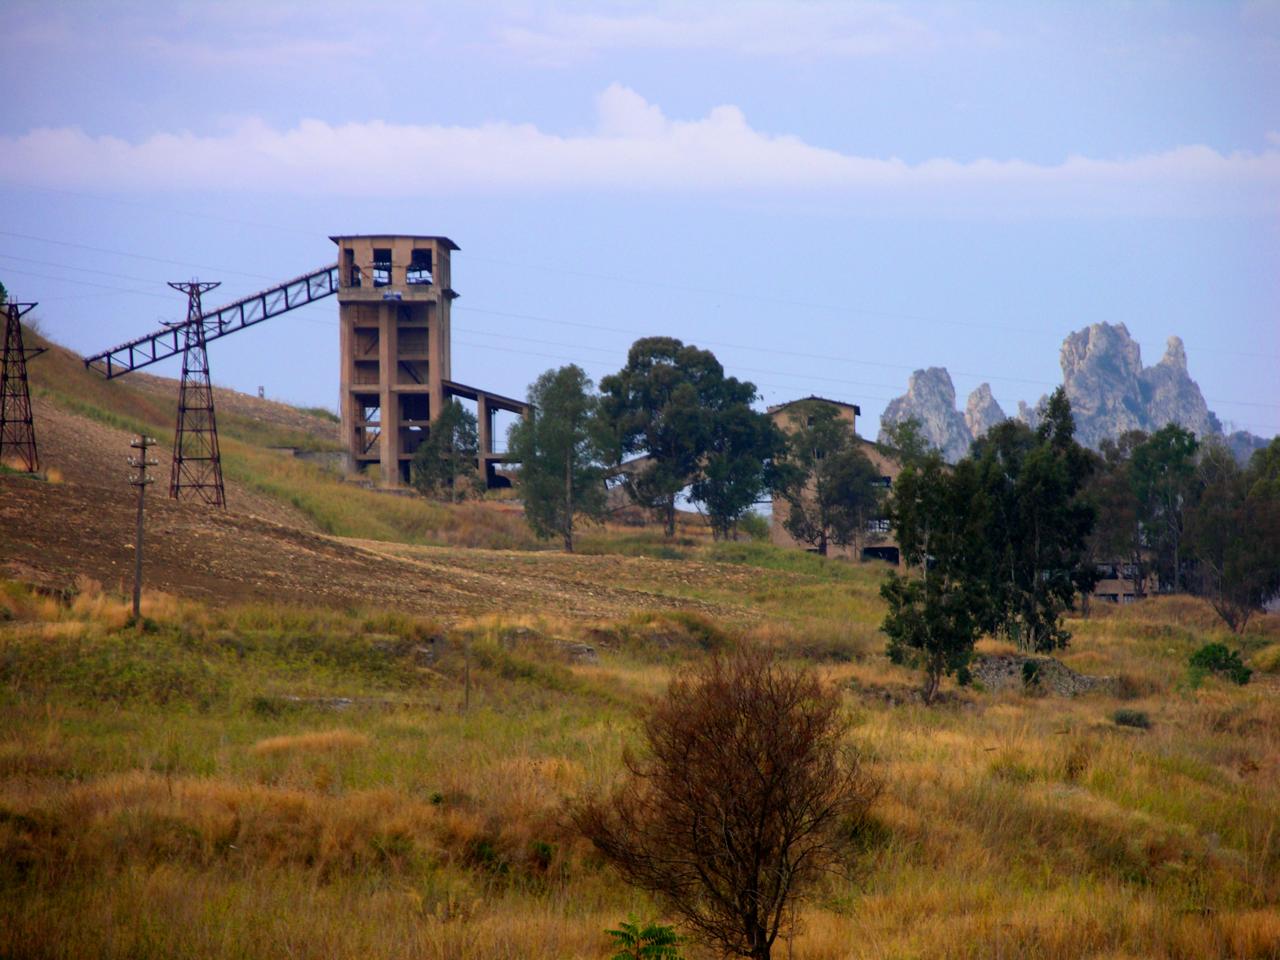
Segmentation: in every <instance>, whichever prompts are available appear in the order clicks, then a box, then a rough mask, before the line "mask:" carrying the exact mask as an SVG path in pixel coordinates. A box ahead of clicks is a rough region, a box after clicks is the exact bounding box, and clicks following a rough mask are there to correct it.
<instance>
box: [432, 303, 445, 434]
mask: <svg viewBox="0 0 1280 960" xmlns="http://www.w3.org/2000/svg"><path fill="white" fill-rule="evenodd" d="M441 312H442V304H441V303H440V301H438V300H437V301H436V302H434V303H432V304H430V306H428V308H427V385H428V386H429V387H430V388H431V419H432V420H435V418H436V417H438V416H440V412H441V411H442V410H443V409H444V385H443V384H442V383H441V381H442V380H444V379H447V376H448V375H447V374H446V373H445V369H444V368H445V367H446V366H447V364H446V363H445V351H446V350H447V349H448V348H447V346H446V345H445V343H444V340H443V337H442V333H441V323H440V315H441Z"/></svg>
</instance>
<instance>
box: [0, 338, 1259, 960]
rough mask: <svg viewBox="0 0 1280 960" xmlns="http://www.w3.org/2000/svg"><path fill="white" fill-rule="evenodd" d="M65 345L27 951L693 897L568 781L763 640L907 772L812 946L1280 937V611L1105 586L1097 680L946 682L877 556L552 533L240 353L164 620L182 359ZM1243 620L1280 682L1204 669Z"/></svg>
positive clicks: (603, 916)
mask: <svg viewBox="0 0 1280 960" xmlns="http://www.w3.org/2000/svg"><path fill="white" fill-rule="evenodd" d="M32 373H33V375H34V376H35V377H36V378H37V379H36V387H37V416H38V417H39V418H40V419H39V421H38V430H39V431H40V434H39V436H40V442H41V447H42V452H43V455H44V458H45V461H46V466H47V467H48V468H50V472H51V473H54V474H55V479H56V474H61V480H60V482H53V481H49V482H45V481H40V480H33V479H29V478H23V477H16V476H13V475H3V474H0V718H2V719H3V729H2V732H0V957H23V958H50V960H52V958H59V960H69V958H79V957H87V956H94V957H107V958H125V957H128V958H150V957H156V958H159V957H172V956H183V957H194V958H219V960H222V958H226V960H231V958H243V957H259V956H290V957H298V958H315V960H320V958H324V960H331V958H360V960H378V958H384V957H385V958H400V957H405V956H413V957H424V958H432V960H445V958H450V960H471V958H489V957H512V958H514V957H521V958H525V957H529V958H535V960H563V958H570V957H572V958H592V960H604V958H605V957H608V956H610V950H609V943H608V939H607V937H605V935H604V933H603V931H604V930H605V929H606V928H608V927H612V926H615V925H616V924H617V923H618V922H619V921H620V920H622V919H624V918H625V917H626V916H627V915H628V914H631V913H634V914H636V915H638V916H641V917H646V918H647V917H654V916H660V907H659V906H658V905H657V904H655V903H653V902H651V901H649V900H648V899H647V898H646V897H644V896H643V895H640V894H638V893H636V892H635V891H634V890H632V889H630V888H628V887H626V886H625V885H624V884H622V883H621V882H620V881H619V880H618V878H617V877H616V875H614V874H613V873H611V872H609V871H608V870H607V869H606V868H605V867H604V866H603V865H602V863H601V862H600V860H599V858H598V857H597V856H596V855H595V854H594V853H593V852H592V850H591V849H590V848H589V846H588V845H587V844H586V843H585V842H584V841H583V840H582V839H581V838H580V837H579V836H577V835H576V834H575V833H574V831H573V830H572V828H571V827H570V826H569V824H568V822H567V821H566V819H565V817H564V804H565V803H566V802H567V801H569V800H570V799H572V798H573V797H575V796H577V795H579V794H580V793H581V792H582V791H583V790H585V789H589V788H592V787H595V786H599V785H602V784H606V783H608V782H609V781H610V780H611V779H612V778H613V777H614V776H615V775H616V774H617V772H618V770H619V769H620V767H621V763H622V755H623V751H624V750H625V749H626V748H628V747H630V746H634V744H635V742H636V726H637V716H638V713H639V711H640V710H642V709H643V708H644V706H645V704H646V703H647V701H648V698H649V697H651V696H652V695H654V694H656V693H658V692H660V691H661V690H662V689H663V688H664V686H665V684H666V683H667V681H668V680H669V679H670V678H671V677H672V676H673V675H674V674H675V673H676V672H678V671H679V670H680V669H682V668H683V667H685V666H686V665H688V664H691V663H693V662H696V661H698V660H700V659H701V658H703V657H705V656H707V655H708V653H709V652H711V651H715V650H721V649H727V648H730V647H732V646H734V645H737V644H748V643H752V644H764V645H768V646H771V647H774V648H776V649H777V650H779V651H780V652H781V653H782V655H783V656H784V657H786V658H788V659H790V660H791V661H793V662H796V663H801V664H805V665H807V666H809V667H810V668H812V669H814V670H817V671H819V672H820V673H821V674H822V676H823V677H824V678H825V679H826V680H827V681H828V682H829V683H831V684H833V685H835V686H836V688H837V689H838V690H839V691H840V692H841V696H842V697H843V700H844V706H845V709H846V712H847V716H848V717H849V719H850V722H851V731H850V735H849V743H850V745H851V746H854V747H856V748H857V749H859V750H861V751H862V753H863V755H864V756H865V757H866V760H867V763H868V764H869V767H870V768H871V769H872V770H873V772H874V773H875V775H876V776H877V777H878V778H880V779H881V781H882V782H883V784H884V791H883V794H882V796H881V797H880V799H879V800H878V802H877V803H876V805H875V807H874V809H873V813H872V817H871V818H870V820H869V821H867V822H865V823H861V824H853V825H850V828H849V836H848V840H849V855H850V861H849V863H850V869H849V871H848V872H847V874H842V875H839V876H834V875H833V876H831V877H829V878H828V879H827V880H826V881H824V883H823V885H822V887H821V888H820V890H819V891H818V893H817V895H816V896H815V897H814V898H813V899H812V900H811V901H810V902H808V903H807V904H806V905H805V906H804V907H803V909H802V911H801V914H800V918H799V919H800V921H801V923H800V932H799V934H798V936H797V937H796V938H795V940H794V941H793V942H788V943H786V944H779V945H778V947H777V949H776V950H775V954H774V956H775V957H781V956H786V957H789V958H790V957H793V958H796V960H842V958H866V960H871V958H885V960H887V958H908V957H911V958H917V957H918V958H948V960H950V958H973V960H977V958H989V957H1009V958H1015V957H1016V958H1037V960H1077V958H1080V957H1096V958H1106V960H1120V958H1126V960H1137V958H1147V957H1157V958H1167V960H1191V958H1222V960H1227V958H1233V960H1234V958H1252V960H1264V958H1268V960H1275V958H1277V957H1280V919H1278V918H1280V834H1278V833H1277V831H1276V819H1275V811H1276V810H1277V809H1280V673H1276V672H1268V671H1276V670H1278V669H1280V616H1278V615H1274V614H1273V615H1269V616H1262V617H1258V618H1256V619H1255V621H1253V622H1252V623H1251V624H1250V627H1249V631H1248V632H1247V633H1246V634H1245V635H1244V636H1243V637H1240V638H1236V637H1234V636H1232V635H1230V634H1228V633H1226V632H1225V631H1224V630H1223V629H1222V628H1221V626H1220V625H1219V624H1218V622H1217V620H1216V619H1215V617H1214V615H1213V614H1212V612H1211V611H1210V610H1209V609H1208V608H1207V607H1206V606H1205V605H1204V604H1202V603H1200V602H1198V601H1193V600H1190V599H1186V598H1158V599H1154V600H1148V601H1146V602H1144V603H1142V604H1138V605H1133V606H1128V607H1110V606H1104V607H1098V606H1095V608H1094V610H1093V612H1092V614H1091V616H1089V617H1088V618H1080V617H1077V618H1073V619H1070V620H1069V621H1068V622H1067V626H1068V628H1069V629H1070V630H1071V632H1072V634H1073V639H1072V643H1071V646H1070V647H1069V649H1068V650H1066V651H1065V652H1064V653H1063V654H1062V656H1061V657H1060V659H1061V661H1062V663H1063V664H1065V666H1066V667H1069V668H1071V669H1072V670H1075V671H1077V672H1078V673H1080V674H1084V675H1087V676H1089V677H1105V678H1109V679H1108V680H1107V681H1106V682H1105V683H1099V684H1097V685H1096V688H1095V689H1094V690H1093V692H1087V693H1082V694H1080V695H1077V696H1061V695H1058V694H1057V693H1055V692H1054V690H1053V688H1052V687H1051V686H1046V687H1043V688H1036V687H1032V688H1027V687H1024V686H1023V685H1022V684H1021V683H1020V682H1015V683H1012V684H1010V685H1007V686H1001V685H999V683H998V673H999V670H997V669H984V670H979V671H975V672H976V673H977V674H978V676H979V677H980V678H985V682H979V683H977V684H975V685H973V686H970V687H966V688H961V687H957V686H955V685H953V684H950V683H948V684H947V685H946V688H945V690H944V695H943V697H942V699H941V702H940V703H938V704H937V705H935V706H932V707H925V706H923V705H922V704H921V703H920V701H919V697H918V695H917V693H916V690H917V687H918V676H917V675H916V674H915V673H914V672H912V671H910V670H908V669H906V668H904V667H899V666H895V665H893V664H891V663H889V662H888V660H887V659H886V657H885V656H884V637H883V635H882V634H881V633H880V632H879V629H878V627H879V623H880V621H881V619H882V617H883V615H884V609H883V605H882V602H881V600H880V598H879V594H878V587H879V583H880V578H881V576H882V575H883V568H881V567H880V566H878V565H872V564H867V565H852V564H848V563H845V562H842V561H839V560H826V559H822V558H818V557H816V556H813V555H809V554H805V553H801V552H798V551H786V550H782V549H780V548H775V547H772V546H768V545H765V544H756V543H720V544H713V543H710V542H708V541H707V540H705V539H704V538H701V537H698V536H695V535H693V534H692V532H688V535H685V536H682V537H681V538H679V539H678V540H677V541H676V542H675V543H673V544H662V543H661V542H660V540H659V539H658V538H656V537H654V536H651V535H650V533H649V532H647V531H645V530H639V531H635V530H623V529H620V528H618V529H614V528H607V529H603V530H599V531H596V532H594V533H593V534H592V535H591V536H590V537H589V538H588V540H587V543H586V544H585V546H586V548H587V551H589V552H583V553H581V554H579V555H577V556H564V555H562V554H559V553H558V552H555V551H552V550H545V549H535V548H537V547H538V546H539V545H538V544H537V543H536V542H535V541H533V540H532V539H530V538H529V536H528V534H527V533H526V532H525V531H524V525H523V523H522V522H521V520H520V517H519V515H518V512H517V509H516V508H515V507H513V506H512V505H510V504H504V503H485V504H477V505H471V506H465V507H462V508H447V507H441V506H437V505H432V504H429V503H426V502H424V501H421V500H419V499H416V498H410V497H401V496H391V495H384V494H379V493H375V492H372V491H369V490H364V489H362V488H360V487H357V486H353V485H351V484H348V483H344V482H343V481H341V480H340V479H339V478H337V477H334V476H332V475H327V474H325V473H324V471H323V470H321V469H320V468H318V467H315V466H313V465H311V464H307V463H303V462H301V461H296V460H293V459H288V458H285V457H282V456H281V455H280V454H278V453H273V452H271V451H269V450H268V449H267V448H268V447H269V446H276V445H285V444H287V445H299V446H301V445H305V444H314V445H317V446H319V447H323V445H324V444H326V443H329V442H331V440H327V439H326V437H329V436H331V434H330V433H328V431H331V429H332V423H331V422H328V421H326V420H325V419H324V418H321V417H314V416H312V415H309V414H307V413H305V412H302V411H296V410H293V409H292V408H288V407H285V406H283V405H276V404H269V403H265V402H263V401H258V400H257V399H256V398H248V397H240V396H239V395H231V394H226V393H225V392H220V393H219V402H220V403H221V402H223V401H224V398H225V403H224V405H223V407H222V409H224V410H225V411H226V414H225V416H224V417H223V423H224V427H223V429H224V434H225V437H226V440H225V444H224V446H225V450H226V457H227V471H228V484H229V485H228V496H229V500H230V504H231V506H230V508H229V509H228V510H227V511H225V513H224V512H219V511H211V510H208V509H206V508H202V507H197V506H193V505H190V504H177V503H173V502H171V501H169V500H168V499H167V498H165V497H164V496H156V497H155V498H154V499H153V501H152V504H153V506H152V507H151V508H149V509H150V513H149V526H148V538H149V539H148V543H149V544H150V545H151V546H149V548H148V551H149V552H148V558H149V561H148V585H149V588H150V589H149V591H148V593H147V594H146V596H145V597H144V607H143V613H144V621H143V623H142V624H141V625H140V627H138V626H133V625H130V624H129V623H128V607H127V604H126V601H125V599H124V596H123V592H124V591H123V589H122V588H123V587H124V586H125V585H126V584H127V578H128V571H129V570H130V569H131V567H130V564H131V561H132V546H131V536H132V529H133V528H132V521H133V499H132V490H131V488H129V487H128V486H127V484H125V483H124V482H123V478H124V473H125V470H124V469H123V457H124V455H125V453H126V452H127V449H128V438H129V435H130V432H131V431H133V430H137V429H143V428H145V429H148V430H151V431H153V432H154V433H155V434H156V435H157V436H159V437H161V438H162V439H163V438H165V437H167V436H169V433H168V432H167V430H166V427H165V424H166V423H168V422H169V421H170V420H171V418H172V412H173V411H172V403H173V401H172V393H171V392H167V391H168V388H169V387H170V386H171V385H170V384H167V383H166V382H165V381H163V380H140V381H138V382H136V383H134V382H131V381H130V380H129V379H127V378H126V380H123V381H119V382H112V383H104V382H103V381H101V380H100V379H96V378H94V377H93V376H92V375H89V374H87V373H85V372H84V371H83V369H82V368H81V367H80V366H79V363H78V360H77V358H75V357H74V356H72V355H70V354H67V353H66V352H65V351H63V352H55V353H53V354H50V355H47V356H46V357H42V358H40V360H38V361H36V362H35V363H33V364H32ZM167 429H168V430H171V429H172V428H171V427H169V428H167ZM499 547H503V549H499ZM514 547H518V548H520V549H512V548H514ZM1210 641H1220V642H1224V643H1227V644H1229V645H1230V646H1232V647H1233V648H1239V649H1240V650H1241V651H1242V652H1243V654H1244V656H1245V658H1246V660H1248V661H1249V662H1250V663H1252V664H1253V666H1254V667H1255V670H1256V671H1257V672H1256V673H1255V675H1254V678H1253V680H1252V682H1250V683H1249V684H1248V685H1246V686H1236V685H1234V684H1231V683H1228V682H1227V681H1224V680H1221V679H1219V678H1216V677H1214V676H1211V675H1210V676H1202V675H1199V674H1195V673H1191V672H1189V671H1188V667H1187V663H1188V657H1189V655H1190V654H1191V652H1192V651H1194V650H1196V649H1197V648H1199V647H1200V646H1202V645H1203V644H1205V643H1207V642H1210ZM1010 652H1011V651H1010V650H1009V649H1007V648H1005V647H1003V646H1001V645H1000V644H997V643H995V642H993V641H991V640H984V641H983V642H982V643H981V645H980V653H981V654H982V655H983V656H984V657H989V658H991V660H990V661H989V663H990V664H993V665H998V664H1001V663H1004V662H1006V661H1005V660H1004V659H1003V658H1004V657H1006V656H1007V655H1008V654H1009V653H1010ZM983 662H984V663H987V662H988V661H983ZM1015 675H1016V672H1015ZM468 698H469V707H466V708H465V709H464V704H467V703H468ZM688 956H689V957H691V958H692V957H701V956H703V954H699V953H696V952H693V951H690V952H689V953H688Z"/></svg>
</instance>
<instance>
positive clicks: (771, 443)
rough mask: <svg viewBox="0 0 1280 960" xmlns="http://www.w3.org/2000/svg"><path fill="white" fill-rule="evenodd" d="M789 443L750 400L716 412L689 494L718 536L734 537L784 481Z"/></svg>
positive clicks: (718, 537)
mask: <svg viewBox="0 0 1280 960" xmlns="http://www.w3.org/2000/svg"><path fill="white" fill-rule="evenodd" d="M786 446H787V439H786V437H785V436H784V435H783V433H782V431H781V430H779V429H778V428H777V426H775V425H774V423H773V421H772V420H771V419H770V418H769V417H767V416H765V415H764V414H762V413H758V412H757V411H755V410H752V409H751V408H750V407H749V406H747V404H745V403H733V404H730V405H728V406H727V407H725V408H724V409H722V410H718V411H715V413H714V415H713V416H712V417H711V423H710V437H709V441H708V444H707V452H706V455H705V456H704V457H703V458H702V462H701V465H700V466H699V469H698V473H697V476H696V477H695V479H694V481H693V483H692V484H691V485H690V488H689V499H691V500H693V501H694V502H695V503H700V504H702V506H703V508H704V509H705V511H706V514H707V518H708V519H709V520H710V521H711V532H712V535H713V536H714V537H715V538H716V539H717V540H719V539H727V538H729V537H731V536H733V535H734V534H735V533H736V531H737V526H738V521H739V520H741V519H742V517H743V516H744V515H745V514H746V513H747V511H749V510H750V509H751V508H752V507H753V506H754V505H755V504H756V503H758V502H759V501H760V498H761V496H762V495H763V494H765V493H766V492H767V491H770V490H772V489H774V488H775V487H777V486H779V485H780V484H781V483H782V480H781V477H782V476H784V475H785V468H784V466H783V465H782V463H781V462H780V461H781V459H782V457H783V454H784V453H785V451H786Z"/></svg>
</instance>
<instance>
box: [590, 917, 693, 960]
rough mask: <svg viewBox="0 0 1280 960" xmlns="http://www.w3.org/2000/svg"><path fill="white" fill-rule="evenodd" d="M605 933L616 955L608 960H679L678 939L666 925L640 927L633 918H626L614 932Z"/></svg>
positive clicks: (656, 924)
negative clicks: (611, 942)
mask: <svg viewBox="0 0 1280 960" xmlns="http://www.w3.org/2000/svg"><path fill="white" fill-rule="evenodd" d="M605 933H607V934H609V936H611V937H612V938H613V945H614V946H615V947H617V953H615V954H614V955H613V956H612V957H610V958H609V960H680V950H679V949H678V946H679V943H680V937H678V936H677V935H676V932H675V930H674V929H672V928H671V927H669V926H667V925H666V924H662V923H656V922H649V923H646V924H643V925H642V924H641V923H640V921H639V920H637V919H636V918H635V917H628V918H627V919H626V920H624V921H623V922H622V923H620V924H618V927H617V929H616V930H606V931H605Z"/></svg>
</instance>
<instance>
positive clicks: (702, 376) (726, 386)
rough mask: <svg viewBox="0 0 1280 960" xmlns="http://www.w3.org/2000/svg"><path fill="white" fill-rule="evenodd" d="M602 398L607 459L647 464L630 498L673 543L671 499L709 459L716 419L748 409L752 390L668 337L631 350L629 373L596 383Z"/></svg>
mask: <svg viewBox="0 0 1280 960" xmlns="http://www.w3.org/2000/svg"><path fill="white" fill-rule="evenodd" d="M600 391H601V396H600V413H601V419H602V422H603V423H604V424H605V426H606V427H607V433H608V435H609V437H610V438H611V446H612V448H613V449H612V459H613V460H615V461H616V462H619V463H620V462H621V461H622V460H623V459H624V458H626V457H627V456H629V455H635V454H643V455H647V457H648V462H647V463H646V464H645V465H644V466H642V467H640V468H638V469H636V470H634V471H631V472H630V475H629V478H628V480H627V486H626V488H627V491H628V493H630V495H631V496H632V498H633V499H634V500H635V501H636V502H637V503H640V504H642V505H644V506H646V507H649V508H651V509H655V510H658V511H660V512H661V513H662V515H663V518H664V522H665V528H666V533H667V536H673V535H674V534H675V530H676V499H677V498H678V497H679V496H680V494H681V493H682V492H683V491H684V490H686V489H688V488H689V486H690V485H691V484H692V483H693V482H694V481H695V480H696V479H698V477H699V474H700V471H701V469H702V466H703V463H704V462H705V460H706V458H707V457H708V455H709V454H710V453H711V451H712V444H713V438H714V436H715V432H716V431H715V424H716V419H717V417H718V416H720V415H721V414H722V413H723V412H724V411H726V410H729V409H732V408H734V407H737V406H749V405H750V403H751V401H752V400H753V399H755V396H756V388H755V385H754V384H751V383H747V382H744V381H740V380H737V379H736V378H734V377H726V376H725V373H724V368H723V367H722V366H721V365H720V362H719V361H718V360H717V359H716V358H715V354H713V353H711V351H709V350H699V349H698V348H697V347H694V346H692V345H688V346H686V345H685V344H684V343H682V342H681V341H679V340H676V339H674V338H671V337H646V338H644V339H641V340H637V341H636V342H635V343H633V344H632V345H631V349H630V350H629V351H628V353H627V363H626V366H624V367H623V368H622V369H621V370H620V371H618V372H617V373H615V374H612V375H610V376H607V377H604V378H603V379H601V381H600Z"/></svg>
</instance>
